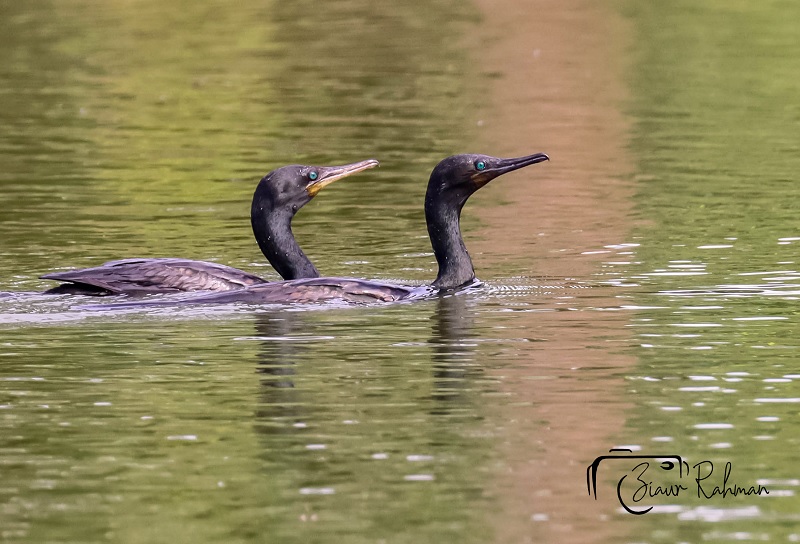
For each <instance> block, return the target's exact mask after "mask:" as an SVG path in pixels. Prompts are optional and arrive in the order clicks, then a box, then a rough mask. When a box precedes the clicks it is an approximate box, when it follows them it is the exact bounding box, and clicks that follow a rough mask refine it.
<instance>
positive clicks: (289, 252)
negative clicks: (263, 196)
mask: <svg viewBox="0 0 800 544" xmlns="http://www.w3.org/2000/svg"><path fill="white" fill-rule="evenodd" d="M293 216H294V214H293V213H291V212H289V211H288V210H273V209H270V208H269V207H267V206H265V205H264V204H263V203H261V202H257V201H255V200H254V201H253V208H252V210H251V213H250V222H251V224H252V226H253V234H254V235H255V237H256V241H257V242H258V247H259V248H261V252H262V253H263V254H264V256H265V257H266V258H267V260H268V261H269V263H270V264H271V265H272V267H273V268H274V269H275V270H276V271H277V272H278V274H280V275H281V277H282V278H283V279H285V280H295V279H299V278H318V277H319V271H317V269H316V267H315V266H314V265H313V264H312V263H311V261H310V260H309V258H308V257H307V256H306V254H305V253H303V250H302V249H300V246H299V245H298V244H297V241H296V240H295V239H294V234H293V233H292V217H293Z"/></svg>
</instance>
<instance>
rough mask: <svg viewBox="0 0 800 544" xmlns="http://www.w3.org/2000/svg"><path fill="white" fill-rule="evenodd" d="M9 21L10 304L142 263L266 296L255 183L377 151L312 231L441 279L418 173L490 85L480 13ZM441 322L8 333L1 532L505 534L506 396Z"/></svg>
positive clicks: (211, 13) (187, 10)
mask: <svg viewBox="0 0 800 544" xmlns="http://www.w3.org/2000/svg"><path fill="white" fill-rule="evenodd" d="M4 9H5V10H7V15H8V19H7V20H8V21H9V24H8V28H7V29H6V31H5V32H4V33H3V36H2V37H0V40H2V42H0V43H2V44H3V50H4V51H6V52H9V54H10V56H11V57H12V58H13V59H15V60H14V62H13V63H8V64H4V66H3V67H2V68H0V69H1V70H3V72H2V74H3V83H2V85H1V86H0V91H2V93H3V95H4V97H6V98H8V102H5V104H14V107H13V108H4V109H3V111H2V113H1V114H2V116H3V117H2V119H3V121H4V122H5V123H6V126H8V127H12V129H13V137H7V138H4V139H3V146H4V147H3V148H0V172H2V174H0V186H1V187H2V193H0V194H2V195H3V198H4V199H5V201H4V203H3V204H8V205H7V206H4V210H3V212H2V215H1V216H0V237H2V239H3V248H2V252H3V259H2V260H1V261H0V277H2V278H3V282H4V283H3V287H2V289H3V290H21V289H29V290H36V289H40V288H42V287H44V286H45V285H46V284H45V282H40V281H38V280H36V279H35V277H36V276H37V275H38V274H40V273H43V272H46V271H48V270H51V269H55V268H59V267H72V266H86V265H90V264H97V263H99V262H102V261H105V260H107V259H111V258H118V257H131V256H137V255H145V256H157V255H175V256H182V257H188V258H203V259H216V260H219V261H222V262H225V263H228V264H233V265H235V266H243V267H244V268H248V269H251V270H252V269H253V268H254V267H256V268H257V271H258V270H260V271H263V272H265V273H266V275H269V276H270V277H274V274H273V275H270V272H268V271H267V268H266V264H265V263H262V261H263V258H262V257H261V256H260V255H259V254H258V251H257V248H256V245H255V243H254V242H253V240H252V235H251V234H250V232H249V222H248V213H249V200H250V197H251V195H252V191H253V188H254V186H255V183H256V182H257V180H258V179H259V178H260V177H261V175H263V173H264V172H265V171H266V170H268V169H270V168H272V167H275V166H278V165H280V164H284V163H290V162H310V163H327V164H330V163H341V162H347V161H351V160H357V159H363V158H367V157H368V156H376V157H378V158H380V159H382V160H383V161H384V164H385V169H383V170H381V171H379V172H378V173H377V174H376V175H375V176H374V177H369V178H364V179H363V180H358V181H357V182H356V183H353V184H350V183H348V184H337V187H336V191H334V190H333V189H329V190H326V192H325V194H323V195H321V197H320V198H319V199H317V201H316V202H314V203H313V204H312V205H310V206H309V207H308V208H309V209H308V210H304V212H303V213H302V214H301V215H299V216H298V221H297V222H296V223H297V227H296V229H295V232H296V233H297V235H298V238H299V239H300V240H301V243H302V245H303V246H304V248H306V250H307V252H308V253H309V254H310V255H312V257H313V258H314V259H315V261H316V262H317V264H318V266H319V267H320V269H322V270H324V271H326V272H329V273H332V274H342V275H349V274H354V275H355V274H357V275H359V276H370V275H376V274H378V273H382V274H387V273H388V274H390V275H391V276H398V275H401V274H402V275H403V277H404V278H405V279H417V278H427V277H430V276H431V270H430V269H431V267H432V265H431V260H432V258H431V257H430V255H427V254H426V253H428V252H429V251H430V248H429V244H428V241H427V237H426V233H425V229H424V221H423V218H422V197H423V194H424V190H425V189H424V188H425V181H426V180H427V175H428V173H429V171H430V169H431V167H432V166H433V165H434V164H435V162H436V161H437V160H438V159H440V158H441V157H443V156H445V155H447V154H449V153H451V152H453V151H455V150H457V149H459V148H460V147H461V143H462V141H463V139H464V137H465V134H466V133H467V130H466V128H465V127H466V126H467V124H468V123H469V120H465V116H467V111H468V109H469V105H470V104H471V103H473V101H474V100H475V98H474V97H475V93H476V89H477V87H478V84H477V83H475V82H474V81H471V80H470V79H469V78H468V77H467V76H468V74H469V71H468V70H466V60H465V55H464V53H463V52H462V51H461V49H460V48H459V43H460V40H461V39H462V33H463V31H464V29H465V28H467V23H466V19H467V17H468V16H471V12H470V10H471V8H470V7H469V6H468V5H464V4H463V3H460V2H452V1H443V2H433V3H431V2H405V3H399V4H397V5H388V4H387V5H383V6H379V7H376V6H374V5H373V4H372V3H369V2H359V1H348V2H336V3H332V2H326V3H313V4H312V3H310V2H294V3H277V2H267V3H263V2H238V3H236V8H235V9H232V8H231V5H230V4H228V3H222V2H211V3H198V2H189V1H179V2H136V3H126V2H96V1H77V0H76V1H69V2H54V3H50V2H44V1H38V2H37V1H32V2H26V3H25V4H24V5H23V4H19V5H17V4H13V5H7V6H4ZM343 233H346V235H344V234H343ZM407 253H408V254H412V256H411V257H409V256H407V255H405V254H407ZM413 255H416V256H413ZM359 260H364V261H370V262H366V263H364V262H352V261H359ZM256 265H261V266H262V267H261V268H260V269H258V267H257V266H256ZM403 268H405V269H406V270H404V271H403ZM387 271H389V272H387ZM447 304H448V303H447V302H444V301H442V302H440V303H436V302H432V303H429V304H419V305H414V306H405V307H398V308H391V309H376V310H374V311H364V312H357V313H354V312H346V311H343V312H341V313H337V312H335V311H331V312H325V313H324V316H319V317H318V316H317V315H315V314H313V313H310V314H289V315H288V316H278V317H274V316H273V317H269V316H266V315H262V316H257V317H255V318H253V317H251V316H250V312H248V315H247V316H246V317H244V318H241V319H237V318H235V317H230V316H229V317H228V318H225V319H222V320H219V321H217V320H213V319H201V320H195V321H192V320H189V321H183V320H179V321H177V322H171V321H168V323H169V324H168V325H166V324H165V323H167V321H165V320H164V319H162V318H157V319H156V320H155V321H153V322H151V321H149V320H148V319H146V318H145V319H144V321H137V319H136V318H132V319H128V318H122V319H120V320H116V319H115V318H113V317H103V316H101V317H94V318H87V319H85V320H84V321H82V322H78V323H75V324H73V325H70V326H52V327H44V328H40V327H35V326H30V324H29V326H26V327H22V328H17V329H10V328H8V329H4V331H3V338H2V343H3V345H2V351H1V352H0V353H2V371H1V372H0V375H1V376H2V378H3V379H2V381H0V405H1V406H2V410H0V426H2V435H3V437H4V438H3V444H2V446H0V447H2V460H3V465H2V483H0V505H1V506H0V508H1V510H0V519H2V523H0V525H2V528H0V531H3V532H2V539H7V540H9V541H28V542H43V541H52V542H56V541H63V542H75V541H85V542H97V541H116V542H121V541H124V542H161V541H174V542H182V541H193V542H203V541H208V542H220V541H225V542H245V541H258V542H263V541H267V542H270V541H274V542H285V541H298V542H316V541H330V540H332V539H335V540H336V541H337V542H339V541H348V542H362V541H363V542H368V541H369V542H374V541H376V540H379V539H387V540H388V539H391V540H392V541H393V542H398V541H399V542H403V541H408V542H419V541H445V540H450V541H458V542H482V541H486V532H487V530H486V529H485V528H484V526H483V522H482V512H483V504H484V499H483V498H482V494H483V487H484V483H485V482H484V481H483V480H484V478H485V474H484V472H483V471H482V467H484V466H485V463H486V462H487V457H488V453H487V452H488V451H489V450H490V445H489V443H488V440H483V439H482V438H481V433H480V425H481V420H482V414H481V409H480V405H479V403H477V402H475V397H476V396H477V395H479V394H481V393H482V392H483V391H484V390H485V389H486V388H488V386H486V385H484V384H482V383H480V380H479V378H480V376H479V375H477V376H476V375H474V372H473V370H472V368H473V366H478V361H476V360H475V354H474V353H473V352H472V350H471V349H470V348H469V347H464V346H463V345H461V341H462V340H463V339H464V338H466V337H468V336H469V332H468V331H462V330H460V329H458V327H455V328H453V327H451V326H450V324H452V322H457V323H461V322H463V320H462V319H461V318H460V317H456V318H451V317H448V316H451V315H453V312H455V313H456V315H460V312H462V311H465V312H467V313H469V310H468V309H467V310H463V309H458V308H456V309H452V308H448V307H447ZM43 308H44V305H43ZM41 311H43V312H45V311H47V310H46V309H41ZM453 320H455V321H453ZM275 329H277V330H275ZM309 335H310V336H311V337H312V338H306V337H308V336H309ZM486 436H488V435H486ZM320 446H325V447H324V448H321V447H320ZM467 446H469V447H467ZM384 455H385V458H384ZM428 478H431V479H430V480H428ZM330 493H332V494H330Z"/></svg>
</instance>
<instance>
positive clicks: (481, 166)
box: [475, 161, 486, 170]
mask: <svg viewBox="0 0 800 544" xmlns="http://www.w3.org/2000/svg"><path fill="white" fill-rule="evenodd" d="M475 168H477V169H478V170H485V169H486V163H485V162H483V161H478V162H476V163H475Z"/></svg>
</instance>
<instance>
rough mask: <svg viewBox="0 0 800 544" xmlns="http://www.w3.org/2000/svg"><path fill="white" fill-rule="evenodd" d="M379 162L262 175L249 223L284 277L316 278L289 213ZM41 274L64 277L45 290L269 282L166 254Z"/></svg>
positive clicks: (159, 289) (134, 291) (138, 290)
mask: <svg viewBox="0 0 800 544" xmlns="http://www.w3.org/2000/svg"><path fill="white" fill-rule="evenodd" d="M377 165H378V161H376V160H374V159H370V160H366V161H361V162H356V163H353V164H347V165H343V166H302V165H290V166H284V167H282V168H278V169H276V170H273V171H272V172H270V173H269V174H267V175H266V176H264V177H263V178H262V179H261V182H260V183H259V184H258V187H256V190H255V193H254V194H253V204H252V208H251V210H250V222H251V224H252V227H253V234H255V237H256V241H257V242H258V246H259V247H260V248H261V251H262V252H263V253H264V255H265V256H266V257H267V259H268V260H269V262H270V264H272V266H273V267H274V268H275V270H276V271H277V272H278V273H279V274H280V275H281V276H282V277H283V278H284V279H286V280H296V279H300V278H317V277H319V272H318V271H317V269H316V268H315V267H314V265H313V264H312V263H311V261H310V260H309V259H308V257H307V256H306V254H305V253H303V250H302V249H300V246H298V245H297V241H296V240H295V239H294V235H293V234H292V217H294V214H295V213H297V210H299V209H300V208H302V207H303V206H305V205H306V204H308V203H309V202H310V201H311V199H312V198H314V196H315V195H316V194H317V193H318V192H319V191H320V190H321V189H322V188H323V187H325V186H326V185H328V184H329V183H332V182H334V181H336V180H337V179H341V178H343V177H346V176H349V175H351V174H355V173H356V172H361V171H362V170H366V169H367V168H372V167H374V166H377ZM42 278H43V279H48V280H59V281H62V282H66V283H64V284H62V285H60V286H58V287H54V288H53V289H50V290H48V291H45V292H46V293H51V294H82V295H110V294H128V295H142V294H147V293H170V292H179V291H231V290H236V289H242V288H245V287H250V286H255V285H265V284H268V282H267V281H266V280H263V279H261V278H259V277H258V276H254V275H253V274H248V273H247V272H243V271H241V270H238V269H236V268H232V267H230V266H225V265H221V264H216V263H209V262H204V261H193V260H189V259H177V258H169V257H167V258H156V259H124V260H120V261H110V262H107V263H105V264H104V265H102V266H98V267H95V268H84V269H80V270H69V271H66V272H54V273H51V274H46V275H44V276H42Z"/></svg>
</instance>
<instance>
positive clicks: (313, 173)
mask: <svg viewBox="0 0 800 544" xmlns="http://www.w3.org/2000/svg"><path fill="white" fill-rule="evenodd" d="M318 177H319V174H317V173H316V172H309V173H308V179H310V180H311V181H314V180H315V179H317V178H318Z"/></svg>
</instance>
